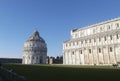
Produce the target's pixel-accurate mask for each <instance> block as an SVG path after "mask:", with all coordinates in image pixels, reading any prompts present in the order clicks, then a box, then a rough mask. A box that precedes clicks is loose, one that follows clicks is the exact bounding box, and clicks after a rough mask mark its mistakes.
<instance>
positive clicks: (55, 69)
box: [4, 64, 120, 81]
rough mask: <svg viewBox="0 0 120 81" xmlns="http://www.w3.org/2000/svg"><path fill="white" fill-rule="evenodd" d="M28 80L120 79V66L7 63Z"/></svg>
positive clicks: (84, 80) (102, 80)
mask: <svg viewBox="0 0 120 81" xmlns="http://www.w3.org/2000/svg"><path fill="white" fill-rule="evenodd" d="M4 67H6V68H8V69H13V71H14V72H16V73H18V74H19V75H23V76H25V78H26V79H27V80H28V81H120V68H113V67H111V66H65V65H21V64H5V65H4Z"/></svg>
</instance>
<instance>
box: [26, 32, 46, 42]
mask: <svg viewBox="0 0 120 81" xmlns="http://www.w3.org/2000/svg"><path fill="white" fill-rule="evenodd" d="M28 41H39V42H42V43H45V41H44V39H43V38H42V37H40V35H39V32H38V31H37V30H35V31H34V32H33V34H32V36H30V37H29V39H28V40H27V42H28Z"/></svg>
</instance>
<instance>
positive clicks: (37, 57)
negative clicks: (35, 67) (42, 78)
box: [22, 30, 47, 64]
mask: <svg viewBox="0 0 120 81" xmlns="http://www.w3.org/2000/svg"><path fill="white" fill-rule="evenodd" d="M46 57H47V45H46V43H45V40H44V39H43V38H42V37H40V35H39V32H38V31H37V30H36V31H34V32H33V34H32V36H30V37H29V39H28V40H27V41H26V42H25V43H24V49H23V59H22V64H45V63H46Z"/></svg>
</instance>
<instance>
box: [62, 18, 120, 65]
mask: <svg viewBox="0 0 120 81" xmlns="http://www.w3.org/2000/svg"><path fill="white" fill-rule="evenodd" d="M116 63H120V18H115V19H112V20H108V21H104V22H101V23H97V24H93V25H90V26H86V27H81V28H79V29H73V30H71V38H70V40H68V41H65V42H64V43H63V64H71V65H111V64H116Z"/></svg>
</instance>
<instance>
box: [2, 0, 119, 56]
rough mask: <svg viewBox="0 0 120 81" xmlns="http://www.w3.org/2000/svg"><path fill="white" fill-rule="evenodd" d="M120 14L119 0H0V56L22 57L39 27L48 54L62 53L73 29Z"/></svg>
mask: <svg viewBox="0 0 120 81" xmlns="http://www.w3.org/2000/svg"><path fill="white" fill-rule="evenodd" d="M116 17H120V0H0V57H12V58H16V57H17V58H21V57H22V54H23V53H22V51H23V44H24V42H25V41H26V40H27V39H28V38H29V36H31V34H32V33H33V31H34V30H35V29H36V28H37V29H38V31H39V33H40V35H41V37H43V38H44V39H45V40H46V43H47V47H48V55H49V56H57V55H62V43H63V41H66V40H68V39H70V30H71V29H73V28H80V27H83V26H87V25H91V24H95V23H98V22H101V21H105V20H109V19H112V18H116Z"/></svg>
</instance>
